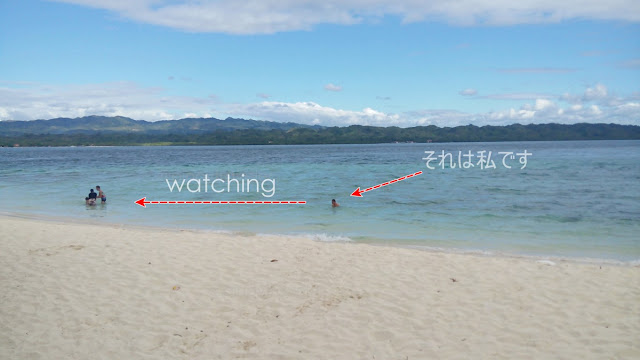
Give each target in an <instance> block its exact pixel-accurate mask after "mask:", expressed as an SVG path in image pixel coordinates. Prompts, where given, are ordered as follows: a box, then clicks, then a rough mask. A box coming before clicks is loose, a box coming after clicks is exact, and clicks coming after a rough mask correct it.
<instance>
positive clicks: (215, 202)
mask: <svg viewBox="0 0 640 360" xmlns="http://www.w3.org/2000/svg"><path fill="white" fill-rule="evenodd" d="M146 199H147V198H146V197H143V198H142V199H140V200H138V201H136V202H135V203H136V204H138V205H140V206H142V207H147V204H154V205H156V204H157V205H175V204H185V205H192V204H198V205H211V204H221V205H227V204H233V205H245V204H247V205H253V204H306V203H307V202H306V201H149V200H146Z"/></svg>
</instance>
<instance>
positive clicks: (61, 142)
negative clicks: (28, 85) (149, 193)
mask: <svg viewBox="0 0 640 360" xmlns="http://www.w3.org/2000/svg"><path fill="white" fill-rule="evenodd" d="M560 140H640V126H636V125H618V124H586V123H580V124H571V125H562V124H553V123H552V124H529V125H521V124H513V125H506V126H490V125H486V126H481V127H478V126H475V125H465V126H456V127H443V128H441V127H437V126H433V125H430V126H416V127H411V128H399V127H395V126H391V127H376V126H362V125H351V126H343V127H321V126H309V125H302V124H296V123H279V122H272V121H258V120H244V119H233V118H227V119H225V120H219V119H213V118H208V119H202V118H197V119H181V120H169V121H157V122H148V121H140V120H132V119H129V118H126V117H103V116H87V117H83V118H76V119H66V118H58V119H51V120H35V121H0V146H15V145H19V146H71V145H75V146H90V145H100V146H110V145H260V144H271V145H293V144H376V143H392V142H418V143H425V142H490V141H560Z"/></svg>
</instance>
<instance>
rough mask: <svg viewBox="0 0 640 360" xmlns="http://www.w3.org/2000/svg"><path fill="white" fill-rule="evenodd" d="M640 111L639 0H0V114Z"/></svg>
mask: <svg viewBox="0 0 640 360" xmlns="http://www.w3.org/2000/svg"><path fill="white" fill-rule="evenodd" d="M85 115H109V116H113V115H122V116H128V117H131V118H134V119H141V120H150V121H155V120H164V119H179V118H183V117H217V118H226V117H228V116H231V117H243V118H253V119H261V120H273V121H294V122H299V123H307V124H320V125H328V126H333V125H350V124H368V125H379V126H389V125H397V126H403V127H404V126H415V125H430V124H434V125H438V126H457V125H466V124H475V125H478V126H481V125H488V124H490V125H504V124H512V123H523V124H526V123H548V122H558V123H576V122H592V123H597V122H605V123H610V122H613V123H620V124H636V125H640V3H639V2H637V1H632V0H617V1H609V2H602V1H593V0H588V1H585V0H580V1H575V0H567V1H565V2H563V3H562V4H556V2H555V1H540V0H538V1H529V0H522V1H519V2H515V3H514V2H507V1H503V0H494V1H488V0H460V1H438V2H434V1H424V0H423V1H416V0H396V1H393V2H389V1H382V0H341V1H336V0H326V1H323V2H319V1H299V0H262V1H219V0H217V1H206V0H201V1H186V0H185V1H182V0H170V1H169V0H166V1H165V0H112V1H99V0H68V1H37V0H22V1H9V0H0V120H32V119H48V118H54V117H78V116H85Z"/></svg>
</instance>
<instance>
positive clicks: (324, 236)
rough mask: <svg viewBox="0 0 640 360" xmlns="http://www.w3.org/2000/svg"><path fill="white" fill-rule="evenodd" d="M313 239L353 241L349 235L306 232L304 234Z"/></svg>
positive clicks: (320, 240)
mask: <svg viewBox="0 0 640 360" xmlns="http://www.w3.org/2000/svg"><path fill="white" fill-rule="evenodd" d="M303 236H304V237H306V238H309V239H311V240H313V241H319V242H353V240H352V239H351V238H349V237H347V236H340V235H329V234H306V235H303Z"/></svg>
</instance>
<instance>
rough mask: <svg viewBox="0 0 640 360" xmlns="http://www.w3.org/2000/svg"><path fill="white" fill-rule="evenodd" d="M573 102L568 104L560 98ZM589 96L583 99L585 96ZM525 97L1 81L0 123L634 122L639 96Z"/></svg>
mask: <svg viewBox="0 0 640 360" xmlns="http://www.w3.org/2000/svg"><path fill="white" fill-rule="evenodd" d="M567 97H569V98H576V99H578V100H579V101H578V102H574V103H572V102H567V101H566V100H565V98H567ZM587 98H589V99H592V101H586V99H587ZM555 100H556V101H554V99H552V98H548V97H539V98H535V99H527V100H526V102H525V103H524V104H522V105H521V106H520V107H511V108H507V109H502V110H496V111H490V112H484V113H466V112H460V111H456V110H449V109H418V110H413V111H404V112H400V113H386V112H383V111H380V110H377V109H373V108H364V109H361V110H352V109H337V108H333V107H330V106H325V105H321V104H318V103H315V102H311V101H301V102H275V101H262V102H256V103H249V104H238V103H223V102H221V101H220V100H219V99H217V97H216V96H214V95H213V96H212V95H209V96H206V97H188V96H169V95H167V94H166V92H165V90H164V89H162V88H154V87H142V86H139V85H137V84H135V83H131V82H116V83H105V84H85V85H67V86H51V85H46V84H36V83H11V82H0V120H33V119H49V118H55V117H79V116H87V115H105V116H116V115H119V116H127V117H131V118H134V119H140V120H149V121H156V120H165V119H166V120H170V119H179V118H184V117H218V118H224V117H227V116H232V117H243V118H253V119H260V120H271V121H280V122H287V121H291V122H297V123H303V124H318V125H323V126H345V125H353V124H360V125H375V126H400V127H408V126H417V125H437V126H458V125H467V124H474V125H478V126H481V125H508V124H513V123H522V124H528V123H549V122H556V123H562V124H571V123H576V122H588V123H596V122H604V123H618V124H634V125H640V101H639V100H640V96H638V94H633V95H632V96H630V97H626V98H619V97H615V96H612V95H611V94H610V92H609V91H608V90H607V88H606V86H604V85H602V84H597V85H594V86H592V87H589V88H587V89H586V90H585V92H584V94H582V95H567V96H562V97H557V98H556V99H555Z"/></svg>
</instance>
